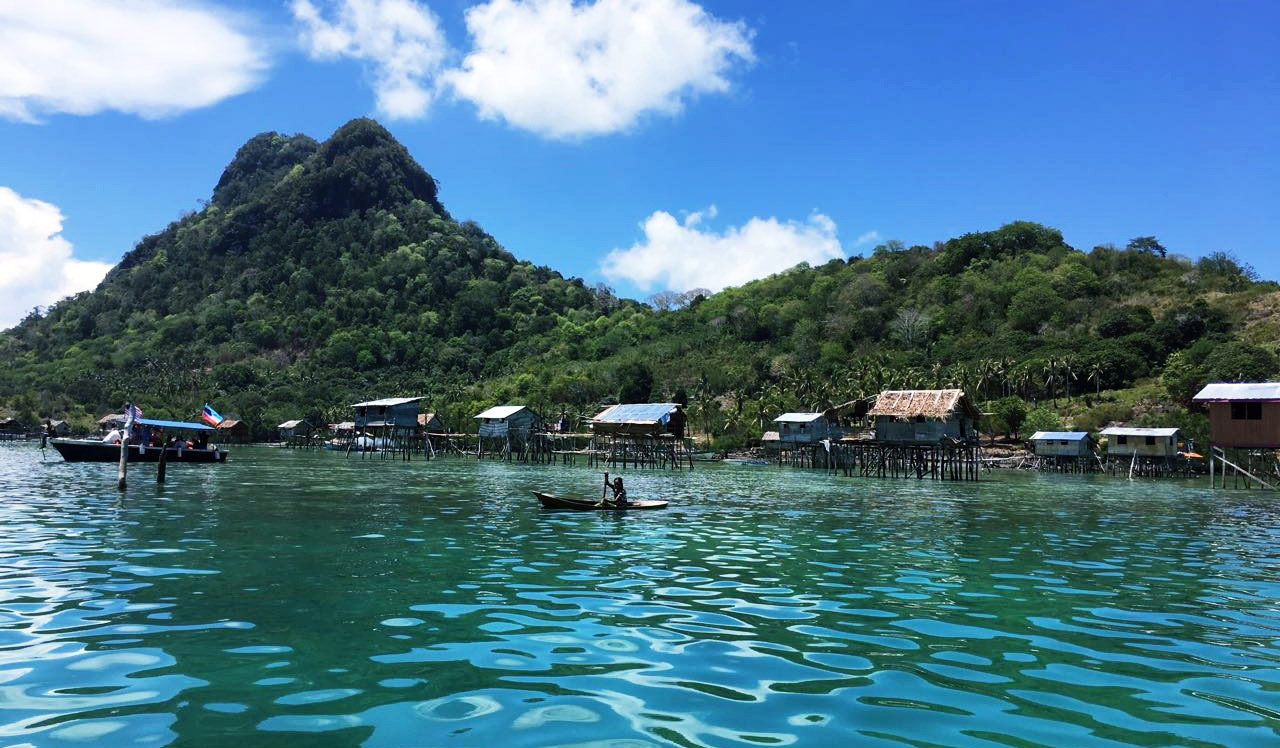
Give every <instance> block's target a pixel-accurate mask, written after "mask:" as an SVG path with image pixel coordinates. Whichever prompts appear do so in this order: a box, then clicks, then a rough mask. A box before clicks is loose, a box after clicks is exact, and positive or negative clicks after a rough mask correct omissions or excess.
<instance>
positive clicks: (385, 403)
mask: <svg viewBox="0 0 1280 748" xmlns="http://www.w3.org/2000/svg"><path fill="white" fill-rule="evenodd" d="M421 399H422V398H420V397H384V398H382V399H381V400H370V401H369V402H366V403H356V404H354V405H352V406H351V407H353V408H364V407H370V406H372V407H375V408H381V407H391V406H392V405H404V404H405V403H413V402H417V401H419V400H421Z"/></svg>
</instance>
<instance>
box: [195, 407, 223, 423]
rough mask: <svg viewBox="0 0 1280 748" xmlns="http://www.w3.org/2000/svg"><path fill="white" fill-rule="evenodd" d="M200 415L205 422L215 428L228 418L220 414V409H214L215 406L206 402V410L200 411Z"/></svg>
mask: <svg viewBox="0 0 1280 748" xmlns="http://www.w3.org/2000/svg"><path fill="white" fill-rule="evenodd" d="M200 417H201V418H202V419H204V422H205V423H207V424H209V425H210V426H213V427H214V428H217V426H218V424H220V423H222V422H223V421H224V420H226V419H225V418H223V417H222V416H220V415H218V411H216V410H214V409H213V406H212V405H210V404H209V403H205V404H204V410H203V411H201V412H200Z"/></svg>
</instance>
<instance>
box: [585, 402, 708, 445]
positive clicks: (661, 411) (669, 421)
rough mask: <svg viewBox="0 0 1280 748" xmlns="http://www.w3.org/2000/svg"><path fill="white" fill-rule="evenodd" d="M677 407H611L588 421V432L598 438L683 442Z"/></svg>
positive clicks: (681, 418) (681, 413)
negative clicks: (671, 438)
mask: <svg viewBox="0 0 1280 748" xmlns="http://www.w3.org/2000/svg"><path fill="white" fill-rule="evenodd" d="M686 420H687V419H686V418H685V414H684V409H683V408H682V407H680V404H679V403H633V404H623V405H611V406H609V407H608V408H605V409H604V410H602V411H600V412H599V413H597V414H596V416H595V418H592V419H591V431H592V433H594V434H599V435H626V436H661V435H663V434H671V435H672V436H675V437H676V438H681V439H682V438H684V427H685V423H686Z"/></svg>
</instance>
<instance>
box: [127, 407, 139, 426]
mask: <svg viewBox="0 0 1280 748" xmlns="http://www.w3.org/2000/svg"><path fill="white" fill-rule="evenodd" d="M141 420H142V408H139V407H138V406H136V405H134V404H133V403H129V405H128V407H126V408H125V409H124V423H125V426H126V427H129V426H132V425H133V423H134V422H135V421H141Z"/></svg>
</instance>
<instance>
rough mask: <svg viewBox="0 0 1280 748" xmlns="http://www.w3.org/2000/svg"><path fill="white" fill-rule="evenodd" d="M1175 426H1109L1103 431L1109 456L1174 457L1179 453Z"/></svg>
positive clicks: (1177, 431) (1177, 433) (1178, 432)
mask: <svg viewBox="0 0 1280 748" xmlns="http://www.w3.org/2000/svg"><path fill="white" fill-rule="evenodd" d="M1180 433H1181V432H1180V431H1179V430H1178V429H1175V428H1139V427H1136V426H1109V427H1107V428H1105V429H1103V430H1102V431H1101V435H1102V436H1105V437H1107V456H1108V457H1122V458H1129V457H1132V456H1133V455H1137V456H1139V457H1156V458H1161V459H1172V458H1174V457H1176V456H1177V455H1178V435H1179V434H1180Z"/></svg>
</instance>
